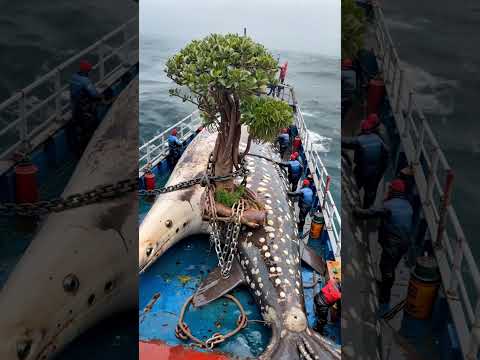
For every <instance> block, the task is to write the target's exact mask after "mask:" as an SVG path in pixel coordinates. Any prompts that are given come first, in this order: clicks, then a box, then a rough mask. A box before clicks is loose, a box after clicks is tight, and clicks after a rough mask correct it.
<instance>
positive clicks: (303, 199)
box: [287, 179, 314, 237]
mask: <svg viewBox="0 0 480 360" xmlns="http://www.w3.org/2000/svg"><path fill="white" fill-rule="evenodd" d="M287 194H288V196H291V197H293V198H294V199H298V207H299V208H300V212H299V214H298V236H299V237H303V227H304V226H305V218H306V217H307V215H308V213H309V212H310V210H311V209H312V205H313V196H314V194H313V191H312V189H311V188H310V181H308V180H307V179H305V180H303V182H302V187H301V188H300V189H299V190H297V191H289V192H288V193H287Z"/></svg>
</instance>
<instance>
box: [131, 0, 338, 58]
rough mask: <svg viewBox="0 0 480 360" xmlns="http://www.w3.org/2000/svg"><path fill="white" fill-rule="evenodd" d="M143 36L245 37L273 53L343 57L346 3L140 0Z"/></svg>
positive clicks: (326, 0) (325, 0)
mask: <svg viewBox="0 0 480 360" xmlns="http://www.w3.org/2000/svg"><path fill="white" fill-rule="evenodd" d="M139 3H140V34H141V35H142V34H152V35H157V34H158V35H164V36H176V37H179V38H182V39H185V40H189V39H192V38H199V37H202V36H205V35H207V34H209V33H212V32H220V33H226V32H235V33H242V32H243V27H247V32H248V35H250V36H252V37H253V38H254V39H255V40H257V41H258V42H260V43H262V44H264V45H265V46H266V47H268V48H270V49H285V50H298V51H307V52H314V53H320V54H324V55H329V56H332V57H337V58H340V0H140V2H139Z"/></svg>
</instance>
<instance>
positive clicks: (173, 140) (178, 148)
mask: <svg viewBox="0 0 480 360" xmlns="http://www.w3.org/2000/svg"><path fill="white" fill-rule="evenodd" d="M167 142H168V158H169V162H170V166H171V167H172V168H173V167H174V166H175V165H176V164H177V162H178V159H180V156H181V155H182V150H183V144H182V142H181V141H180V140H179V139H178V137H177V129H173V130H172V131H171V132H170V135H169V136H168V138H167Z"/></svg>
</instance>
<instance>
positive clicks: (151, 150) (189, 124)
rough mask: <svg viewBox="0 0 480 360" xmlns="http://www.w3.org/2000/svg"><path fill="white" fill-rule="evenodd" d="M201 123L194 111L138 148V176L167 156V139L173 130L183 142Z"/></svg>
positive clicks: (198, 113)
mask: <svg viewBox="0 0 480 360" xmlns="http://www.w3.org/2000/svg"><path fill="white" fill-rule="evenodd" d="M201 122H202V119H201V116H200V112H199V111H198V110H196V111H194V112H193V113H191V114H190V115H188V116H186V117H185V118H183V119H182V120H180V121H179V122H177V123H176V124H174V125H172V126H170V127H169V128H168V129H166V130H164V131H162V132H161V133H160V134H158V135H156V136H154V137H153V138H152V139H150V140H149V141H147V142H146V143H144V144H143V145H142V146H140V147H139V148H138V151H139V155H138V156H139V159H138V161H139V176H142V175H143V173H144V172H145V170H146V169H147V167H150V166H153V165H155V164H156V163H158V161H159V160H161V159H163V158H165V157H166V156H167V155H168V142H167V138H168V135H170V132H171V131H172V130H173V129H174V128H175V129H177V136H178V138H179V139H180V141H185V140H186V139H188V138H189V137H190V136H191V135H192V134H194V132H195V131H196V130H197V129H198V127H199V126H200V125H201Z"/></svg>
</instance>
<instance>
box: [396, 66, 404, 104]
mask: <svg viewBox="0 0 480 360" xmlns="http://www.w3.org/2000/svg"><path fill="white" fill-rule="evenodd" d="M404 75H405V74H404V71H403V69H400V79H399V81H398V89H397V101H396V104H395V112H396V113H398V114H400V112H401V111H402V109H401V106H400V105H401V104H402V102H401V100H402V90H403V78H404Z"/></svg>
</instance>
